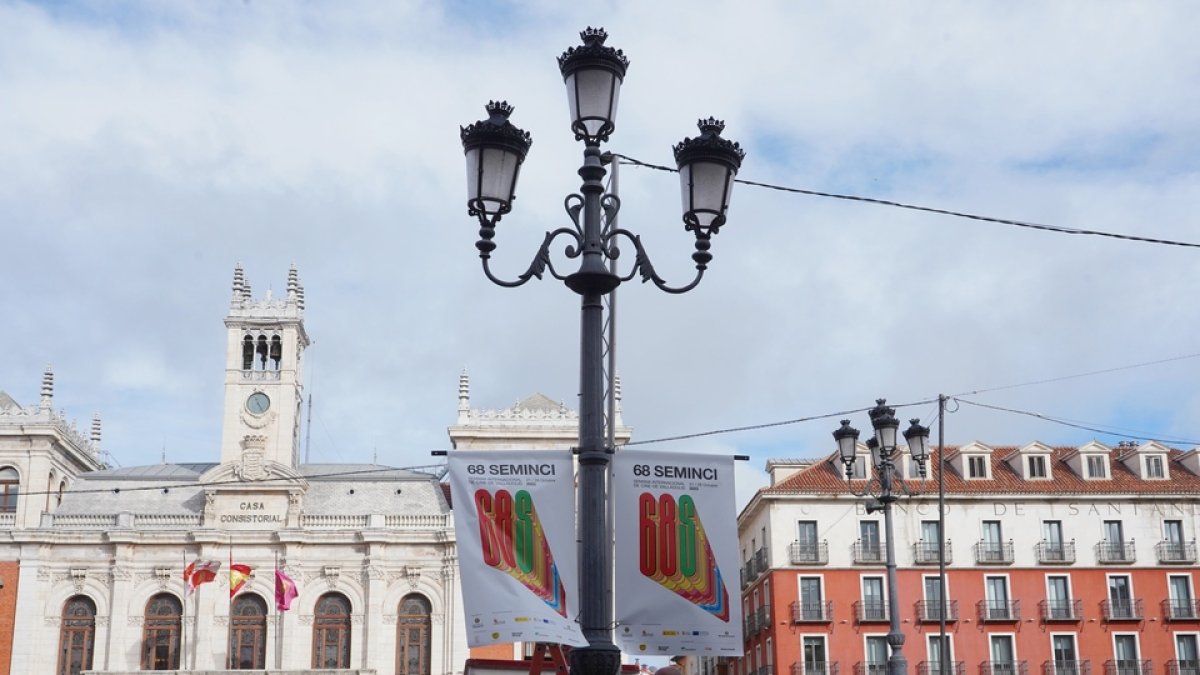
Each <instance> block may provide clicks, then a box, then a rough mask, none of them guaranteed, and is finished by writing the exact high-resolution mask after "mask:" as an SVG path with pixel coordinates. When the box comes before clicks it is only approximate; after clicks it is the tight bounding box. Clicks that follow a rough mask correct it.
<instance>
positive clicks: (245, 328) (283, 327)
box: [221, 263, 309, 468]
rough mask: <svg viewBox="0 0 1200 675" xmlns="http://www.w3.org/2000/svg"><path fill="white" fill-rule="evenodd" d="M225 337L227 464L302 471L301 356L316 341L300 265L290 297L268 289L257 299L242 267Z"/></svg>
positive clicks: (291, 279) (292, 272)
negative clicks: (308, 326) (307, 322)
mask: <svg viewBox="0 0 1200 675" xmlns="http://www.w3.org/2000/svg"><path fill="white" fill-rule="evenodd" d="M225 333H226V337H227V340H226V349H225V414H224V417H223V418H222V419H223V422H222V428H221V463H222V464H228V463H240V464H242V465H243V466H263V465H265V464H266V463H268V462H278V463H279V464H282V465H284V466H287V467H292V468H295V467H297V466H298V465H299V461H298V459H299V457H298V453H299V448H300V403H301V400H302V395H303V389H304V386H303V379H302V372H303V371H302V369H301V363H302V359H301V357H302V356H303V354H304V349H305V347H307V346H308V344H309V340H308V334H307V333H306V332H305V330H304V287H303V286H301V285H300V279H299V275H297V273H296V266H295V265H292V267H291V269H289V270H288V279H287V295H286V297H284V298H279V299H275V298H272V297H271V292H270V291H269V290H268V291H267V293H266V295H265V296H264V297H263V298H261V299H255V298H254V297H253V295H252V294H251V292H250V284H249V283H248V282H247V281H246V278H245V275H244V274H243V273H242V266H241V264H240V263H239V264H238V266H237V267H236V268H234V271H233V299H232V301H231V302H230V305H229V315H228V316H226V317H225ZM254 455H257V456H254Z"/></svg>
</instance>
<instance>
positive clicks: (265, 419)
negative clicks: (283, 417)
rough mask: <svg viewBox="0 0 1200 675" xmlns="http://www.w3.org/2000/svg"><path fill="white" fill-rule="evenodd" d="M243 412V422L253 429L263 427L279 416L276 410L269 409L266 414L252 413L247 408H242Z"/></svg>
mask: <svg viewBox="0 0 1200 675" xmlns="http://www.w3.org/2000/svg"><path fill="white" fill-rule="evenodd" d="M241 412H242V414H241V418H242V424H245V425H246V426H248V427H250V428H251V429H263V428H265V427H266V426H267V425H269V424H271V423H272V422H274V421H275V418H276V417H278V416H279V415H278V413H276V412H275V411H274V410H271V411H269V412H268V413H267V414H266V415H251V414H250V413H249V412H247V411H246V409H245V408H242V411H241Z"/></svg>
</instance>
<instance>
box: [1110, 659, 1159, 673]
mask: <svg viewBox="0 0 1200 675" xmlns="http://www.w3.org/2000/svg"><path fill="white" fill-rule="evenodd" d="M1104 675H1154V666H1153V665H1152V664H1151V663H1150V659H1116V660H1112V661H1105V662H1104Z"/></svg>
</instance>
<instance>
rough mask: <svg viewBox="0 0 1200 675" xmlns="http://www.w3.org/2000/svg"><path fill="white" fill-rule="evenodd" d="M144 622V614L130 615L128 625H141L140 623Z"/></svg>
mask: <svg viewBox="0 0 1200 675" xmlns="http://www.w3.org/2000/svg"><path fill="white" fill-rule="evenodd" d="M145 623H146V617H144V616H131V617H129V625H130V626H141V625H143V624H145Z"/></svg>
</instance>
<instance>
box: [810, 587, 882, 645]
mask: <svg viewBox="0 0 1200 675" xmlns="http://www.w3.org/2000/svg"><path fill="white" fill-rule="evenodd" d="M867 579H879V586H880V594H879V599H880V600H881V601H882V602H883V606H884V608H885V609H887V605H888V593H887V577H886V576H885V575H883V574H859V575H858V601H859V602H860V603H866V601H867V596H866V594H865V593H863V590H864V588H863V587H864V586H865V585H866V584H865V582H866V580H867ZM821 590H824V589H821ZM884 615H885V616H886V615H887V611H885V612H884ZM855 618H857V617H855ZM864 649H865V647H864Z"/></svg>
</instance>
